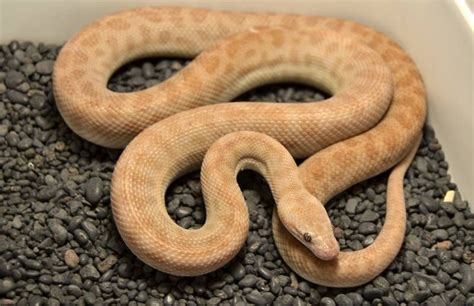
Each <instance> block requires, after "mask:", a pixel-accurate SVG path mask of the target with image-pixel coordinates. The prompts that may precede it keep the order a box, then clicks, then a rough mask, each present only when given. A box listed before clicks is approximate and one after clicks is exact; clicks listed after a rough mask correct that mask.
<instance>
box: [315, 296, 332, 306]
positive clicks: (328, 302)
mask: <svg viewBox="0 0 474 306" xmlns="http://www.w3.org/2000/svg"><path fill="white" fill-rule="evenodd" d="M319 303H320V305H321V306H336V302H335V301H334V300H333V299H331V298H329V297H323V298H322V299H321V301H320V302H319Z"/></svg>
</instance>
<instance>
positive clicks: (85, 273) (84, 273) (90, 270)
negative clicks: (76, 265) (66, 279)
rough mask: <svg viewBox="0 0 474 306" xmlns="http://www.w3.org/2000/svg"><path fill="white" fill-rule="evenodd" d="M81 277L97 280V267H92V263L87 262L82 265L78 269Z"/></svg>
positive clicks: (98, 275) (98, 276)
mask: <svg viewBox="0 0 474 306" xmlns="http://www.w3.org/2000/svg"><path fill="white" fill-rule="evenodd" d="M79 273H80V275H81V277H82V278H83V279H91V280H94V281H96V280H98V279H99V278H100V273H99V271H97V269H96V268H95V267H94V265H92V264H88V265H86V266H84V267H83V268H82V269H81V270H80V271H79Z"/></svg>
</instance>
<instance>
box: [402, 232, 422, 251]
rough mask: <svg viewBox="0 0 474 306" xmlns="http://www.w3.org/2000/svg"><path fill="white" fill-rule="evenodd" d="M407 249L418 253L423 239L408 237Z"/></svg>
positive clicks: (406, 240)
mask: <svg viewBox="0 0 474 306" xmlns="http://www.w3.org/2000/svg"><path fill="white" fill-rule="evenodd" d="M405 248H407V249H408V250H411V251H414V252H417V251H418V250H419V249H420V248H421V239H420V238H418V237H416V236H414V235H408V236H407V237H406V238H405Z"/></svg>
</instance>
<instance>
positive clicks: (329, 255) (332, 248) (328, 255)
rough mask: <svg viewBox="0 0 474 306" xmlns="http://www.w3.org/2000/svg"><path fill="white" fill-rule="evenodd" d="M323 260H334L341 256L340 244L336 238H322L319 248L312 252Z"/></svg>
mask: <svg viewBox="0 0 474 306" xmlns="http://www.w3.org/2000/svg"><path fill="white" fill-rule="evenodd" d="M311 251H312V252H313V254H314V255H315V256H316V257H318V258H319V259H321V260H325V261H328V260H333V259H335V258H336V257H337V255H339V251H340V248H339V243H338V242H337V240H336V238H335V237H321V238H320V243H318V246H317V247H315V248H313V249H312V250H311Z"/></svg>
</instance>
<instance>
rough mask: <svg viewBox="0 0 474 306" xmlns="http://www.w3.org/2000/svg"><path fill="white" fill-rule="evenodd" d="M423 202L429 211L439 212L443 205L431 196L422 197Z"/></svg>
mask: <svg viewBox="0 0 474 306" xmlns="http://www.w3.org/2000/svg"><path fill="white" fill-rule="evenodd" d="M421 202H422V203H423V206H424V207H425V208H426V209H427V210H428V211H429V212H437V211H438V210H439V209H440V207H441V206H440V204H439V202H438V201H437V200H435V199H433V198H430V197H421Z"/></svg>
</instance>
